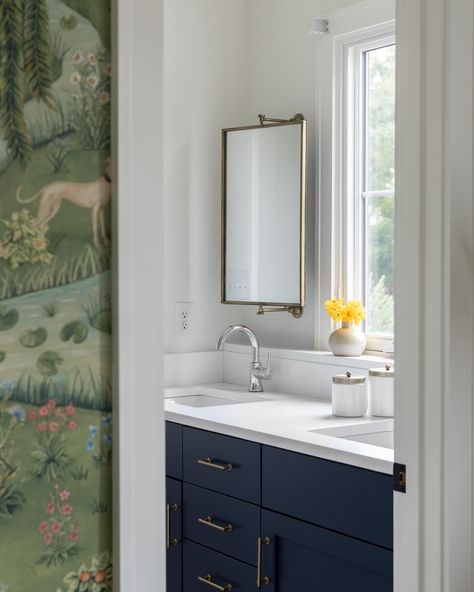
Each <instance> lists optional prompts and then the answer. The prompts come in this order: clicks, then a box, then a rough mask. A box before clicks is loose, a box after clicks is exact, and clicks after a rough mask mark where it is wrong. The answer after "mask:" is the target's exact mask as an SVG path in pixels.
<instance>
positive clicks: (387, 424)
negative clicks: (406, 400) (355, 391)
mask: <svg viewBox="0 0 474 592" xmlns="http://www.w3.org/2000/svg"><path fill="white" fill-rule="evenodd" d="M308 431H309V432H313V433H315V434H322V435H326V436H333V437H335V438H344V439H345V440H353V441H355V442H363V443H364V444H371V445H372V446H381V447H382V448H390V449H392V450H393V447H394V436H393V419H389V420H386V421H385V420H384V421H377V422H374V423H359V424H354V425H349V426H335V427H330V428H320V429H316V430H308Z"/></svg>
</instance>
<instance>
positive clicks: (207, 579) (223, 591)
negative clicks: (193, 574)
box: [198, 574, 232, 592]
mask: <svg viewBox="0 0 474 592" xmlns="http://www.w3.org/2000/svg"><path fill="white" fill-rule="evenodd" d="M198 580H199V581H200V582H202V583H203V584H206V585H207V586H210V587H211V588H214V590H219V592H230V591H231V590H232V584H225V586H219V584H216V583H215V582H213V581H212V576H211V575H210V574H207V576H199V577H198Z"/></svg>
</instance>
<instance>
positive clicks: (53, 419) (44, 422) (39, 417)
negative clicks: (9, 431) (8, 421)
mask: <svg viewBox="0 0 474 592" xmlns="http://www.w3.org/2000/svg"><path fill="white" fill-rule="evenodd" d="M75 414H76V408H75V407H74V405H73V404H72V403H69V404H68V405H66V406H64V407H59V406H58V405H57V403H56V401H55V400H54V399H49V401H48V402H47V403H46V404H45V405H43V406H42V407H40V408H39V409H38V411H35V410H30V411H28V413H27V414H26V419H27V421H29V422H31V423H35V422H36V429H37V430H38V432H50V433H52V434H56V433H64V432H75V431H76V430H77V421H74V420H71V419H70V418H71V417H74V415H75Z"/></svg>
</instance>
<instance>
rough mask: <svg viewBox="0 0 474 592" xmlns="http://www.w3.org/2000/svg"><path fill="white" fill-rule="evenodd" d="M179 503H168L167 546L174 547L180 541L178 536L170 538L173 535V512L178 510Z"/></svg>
mask: <svg viewBox="0 0 474 592" xmlns="http://www.w3.org/2000/svg"><path fill="white" fill-rule="evenodd" d="M178 509H179V506H178V504H166V548H167V549H169V548H170V547H174V546H176V545H177V544H178V543H179V540H178V539H177V538H170V536H171V512H177V511H178Z"/></svg>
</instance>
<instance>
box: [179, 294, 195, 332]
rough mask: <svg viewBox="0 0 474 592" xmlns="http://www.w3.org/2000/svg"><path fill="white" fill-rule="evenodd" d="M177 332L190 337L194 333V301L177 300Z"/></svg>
mask: <svg viewBox="0 0 474 592" xmlns="http://www.w3.org/2000/svg"><path fill="white" fill-rule="evenodd" d="M175 320H176V322H175V325H176V333H177V334H178V335H181V336H182V337H188V336H190V335H192V334H193V330H194V322H193V303H192V302H176V312H175Z"/></svg>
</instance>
